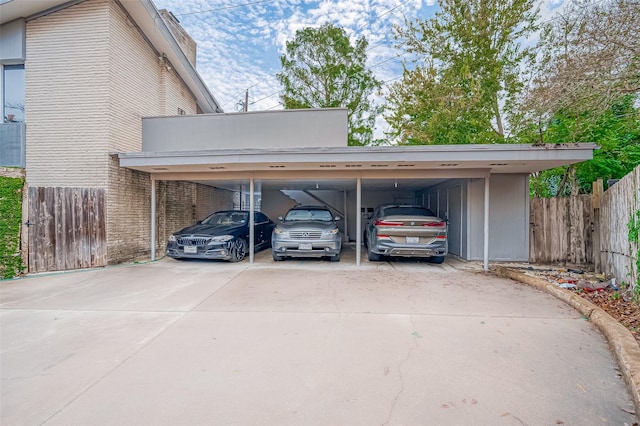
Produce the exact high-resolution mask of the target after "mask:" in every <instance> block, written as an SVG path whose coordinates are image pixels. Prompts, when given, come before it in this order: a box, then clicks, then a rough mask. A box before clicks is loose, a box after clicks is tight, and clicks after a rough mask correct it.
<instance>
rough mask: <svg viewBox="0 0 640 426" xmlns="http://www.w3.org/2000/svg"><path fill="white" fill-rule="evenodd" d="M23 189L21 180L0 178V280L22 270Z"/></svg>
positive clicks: (15, 274)
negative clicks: (21, 226) (21, 225)
mask: <svg viewBox="0 0 640 426" xmlns="http://www.w3.org/2000/svg"><path fill="white" fill-rule="evenodd" d="M23 187H24V180H23V179H20V178H8V177H0V279H6V278H13V277H15V276H17V275H19V274H20V273H21V272H22V271H23V270H24V265H23V264H22V258H21V257H20V222H21V220H22V190H23Z"/></svg>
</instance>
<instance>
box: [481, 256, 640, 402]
mask: <svg viewBox="0 0 640 426" xmlns="http://www.w3.org/2000/svg"><path fill="white" fill-rule="evenodd" d="M491 270H492V271H493V272H494V273H495V274H496V275H498V276H501V277H504V278H511V279H512V280H515V281H519V282H521V283H524V284H527V285H530V286H532V287H535V288H537V289H540V290H542V291H544V292H546V293H549V294H551V295H553V296H555V297H556V298H558V299H560V300H562V301H563V302H565V303H567V304H568V305H570V306H571V307H573V308H574V309H576V310H577V311H578V312H580V313H581V314H582V315H584V316H585V317H586V318H587V319H588V320H589V321H591V322H592V323H593V324H595V325H596V327H598V329H599V330H600V332H601V333H602V334H604V336H605V337H606V338H607V341H608V342H609V346H610V347H611V349H612V351H613V354H614V355H615V357H616V359H617V360H618V365H619V366H620V370H621V372H622V376H623V377H624V380H625V382H626V383H627V386H628V387H629V390H630V392H631V396H632V397H633V401H634V403H635V406H636V413H640V345H638V342H637V341H636V339H635V338H634V337H633V334H631V332H630V331H629V330H627V328H626V327H625V326H623V325H622V324H620V323H619V322H618V321H616V320H615V319H614V318H613V317H612V316H611V315H609V314H608V313H606V312H605V311H604V310H603V309H601V308H600V307H598V306H596V305H594V304H593V303H591V302H589V301H588V300H586V299H584V298H582V297H580V296H578V295H577V294H575V293H574V292H572V291H569V290H565V289H563V288H560V287H558V286H557V285H554V284H551V283H549V282H547V281H544V280H541V279H539V278H535V277H532V276H529V275H526V274H523V273H522V272H516V271H514V270H511V269H509V268H505V267H502V266H495V267H492V268H491Z"/></svg>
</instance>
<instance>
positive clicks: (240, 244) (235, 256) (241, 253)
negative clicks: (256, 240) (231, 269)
mask: <svg viewBox="0 0 640 426" xmlns="http://www.w3.org/2000/svg"><path fill="white" fill-rule="evenodd" d="M246 256H247V242H246V241H245V240H244V238H237V239H236V241H235V242H234V243H233V247H231V258H230V259H229V260H230V261H231V262H240V261H242V260H244V258H245V257H246Z"/></svg>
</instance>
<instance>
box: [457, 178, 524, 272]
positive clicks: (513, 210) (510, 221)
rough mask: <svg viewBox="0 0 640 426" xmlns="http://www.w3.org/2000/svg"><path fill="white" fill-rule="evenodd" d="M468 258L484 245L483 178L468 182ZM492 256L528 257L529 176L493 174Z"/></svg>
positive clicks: (479, 255) (476, 255)
mask: <svg viewBox="0 0 640 426" xmlns="http://www.w3.org/2000/svg"><path fill="white" fill-rule="evenodd" d="M468 202H469V238H470V240H469V241H470V245H469V258H470V260H481V259H482V257H483V253H482V250H483V245H484V180H483V179H477V180H471V181H470V183H469V195H468ZM489 218H490V221H489V259H490V260H509V261H528V260H529V176H528V175H526V174H509V175H506V174H493V175H491V181H490V191H489Z"/></svg>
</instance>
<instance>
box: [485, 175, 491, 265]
mask: <svg viewBox="0 0 640 426" xmlns="http://www.w3.org/2000/svg"><path fill="white" fill-rule="evenodd" d="M490 176H491V175H488V176H487V177H486V178H484V270H485V271H488V270H489V188H490V185H489V178H490Z"/></svg>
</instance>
